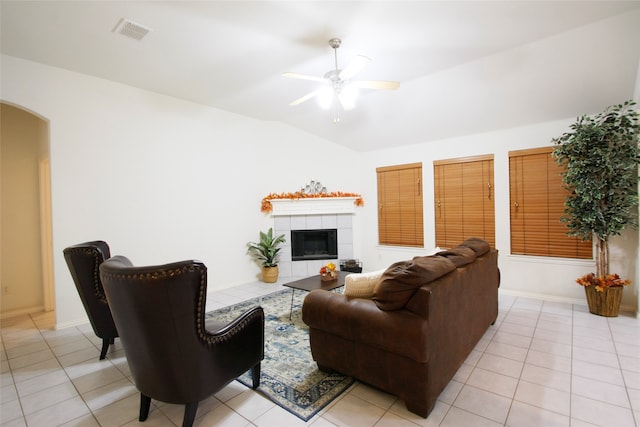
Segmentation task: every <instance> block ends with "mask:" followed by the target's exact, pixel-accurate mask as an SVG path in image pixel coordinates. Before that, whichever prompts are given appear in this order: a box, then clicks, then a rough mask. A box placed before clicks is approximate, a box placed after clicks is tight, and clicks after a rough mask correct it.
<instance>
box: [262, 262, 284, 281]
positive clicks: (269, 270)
mask: <svg viewBox="0 0 640 427" xmlns="http://www.w3.org/2000/svg"><path fill="white" fill-rule="evenodd" d="M279 273H280V271H279V270H278V266H277V265H276V266H275V267H262V281H263V282H265V283H275V282H277V281H278V274H279Z"/></svg>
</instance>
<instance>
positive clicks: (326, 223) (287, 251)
mask: <svg viewBox="0 0 640 427" xmlns="http://www.w3.org/2000/svg"><path fill="white" fill-rule="evenodd" d="M352 217H353V214H322V215H291V216H286V215H284V216H277V217H274V233H276V235H279V234H284V236H285V239H286V240H287V242H286V243H285V244H284V245H283V246H282V249H281V250H280V260H279V262H278V267H279V270H280V277H282V278H284V279H288V278H297V277H306V276H312V275H314V274H318V270H320V267H322V266H323V265H324V264H326V263H327V262H335V263H336V264H337V263H338V261H339V260H340V259H348V258H353V218H352ZM324 228H335V229H337V230H338V259H330V260H329V259H327V260H311V261H291V230H317V229H324Z"/></svg>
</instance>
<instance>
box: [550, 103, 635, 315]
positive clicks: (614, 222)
mask: <svg viewBox="0 0 640 427" xmlns="http://www.w3.org/2000/svg"><path fill="white" fill-rule="evenodd" d="M635 105H636V104H635V102H633V101H627V102H625V103H624V104H621V105H614V106H610V107H608V108H607V109H605V110H604V111H603V112H602V113H600V114H597V115H596V116H593V117H589V116H582V117H579V118H578V120H577V122H576V123H574V124H573V125H571V129H572V131H571V132H568V133H565V134H563V135H562V136H561V137H559V138H554V139H552V142H553V143H554V144H555V147H554V150H553V157H554V158H555V160H556V161H557V162H558V163H559V164H562V165H564V166H565V171H564V172H563V175H562V180H563V183H564V184H565V186H566V188H567V189H568V190H569V191H570V192H571V194H570V195H569V196H567V199H566V200H565V211H564V212H565V216H564V217H563V218H562V221H563V222H564V223H566V224H567V227H568V229H569V231H568V233H567V234H568V235H570V236H577V237H580V238H582V239H583V240H589V239H593V241H594V242H595V261H596V272H595V274H593V273H591V274H587V275H585V276H583V277H581V278H579V279H578V280H577V282H578V283H579V284H580V285H582V286H584V288H585V292H586V295H587V302H588V304H589V311H590V312H591V313H594V314H598V315H602V316H610V317H615V316H617V315H618V310H619V307H620V301H621V299H622V289H623V286H625V285H628V284H629V283H630V281H629V280H623V279H620V277H619V276H618V275H617V274H611V273H610V272H609V239H610V237H611V236H615V235H619V234H620V233H621V231H622V230H623V229H624V228H625V227H627V226H631V227H634V228H637V226H638V225H637V218H636V209H635V207H636V206H637V204H638V162H639V160H640V153H639V149H638V144H639V142H640V125H639V124H638V112H637V111H636V110H635Z"/></svg>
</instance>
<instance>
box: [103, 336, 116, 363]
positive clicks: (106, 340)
mask: <svg viewBox="0 0 640 427" xmlns="http://www.w3.org/2000/svg"><path fill="white" fill-rule="evenodd" d="M109 344H113V338H111V339H109V338H102V350H101V351H100V360H103V359H104V358H105V356H106V355H107V350H108V349H109Z"/></svg>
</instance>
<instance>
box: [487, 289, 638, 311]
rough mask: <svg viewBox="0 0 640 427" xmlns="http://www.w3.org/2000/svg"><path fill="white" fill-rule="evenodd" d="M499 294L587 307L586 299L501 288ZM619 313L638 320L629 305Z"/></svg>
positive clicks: (623, 306) (633, 308) (623, 305)
mask: <svg viewBox="0 0 640 427" xmlns="http://www.w3.org/2000/svg"><path fill="white" fill-rule="evenodd" d="M499 293H501V294H504V295H510V296H514V297H523V298H533V299H540V300H544V301H551V302H563V303H568V304H576V305H582V306H585V307H586V305H587V301H586V299H581V298H567V297H559V296H555V295H545V294H537V293H534V292H522V291H514V290H511V289H502V288H500V289H499ZM620 312H625V313H631V314H633V315H634V316H635V317H637V318H640V312H638V311H636V308H635V307H633V306H631V305H626V304H622V305H620Z"/></svg>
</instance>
